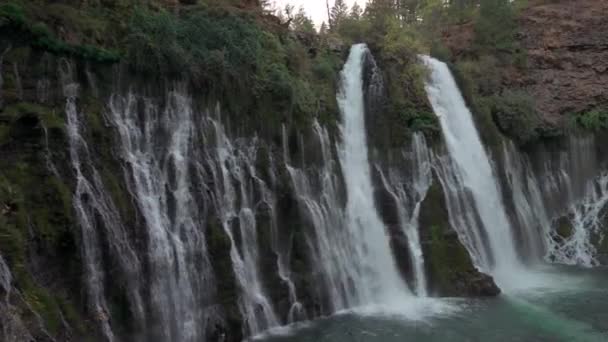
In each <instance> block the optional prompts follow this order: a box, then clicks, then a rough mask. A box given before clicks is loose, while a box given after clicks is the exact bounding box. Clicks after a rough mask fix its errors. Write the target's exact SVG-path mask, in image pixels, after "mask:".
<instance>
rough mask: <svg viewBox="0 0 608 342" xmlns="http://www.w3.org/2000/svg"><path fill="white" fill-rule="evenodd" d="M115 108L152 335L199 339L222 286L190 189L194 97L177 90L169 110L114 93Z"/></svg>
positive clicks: (182, 341) (181, 341)
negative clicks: (136, 213) (137, 215)
mask: <svg viewBox="0 0 608 342" xmlns="http://www.w3.org/2000/svg"><path fill="white" fill-rule="evenodd" d="M138 100H140V101H142V102H143V106H141V107H138ZM140 103H141V102H140ZM109 109H110V115H111V118H112V120H113V122H114V124H115V126H116V127H117V130H118V133H119V137H120V140H121V149H122V157H123V159H124V160H125V161H126V162H127V168H126V169H125V171H126V174H125V178H126V179H127V184H130V187H131V192H132V193H133V194H134V197H135V199H136V201H137V204H138V206H139V209H140V210H141V212H142V215H143V217H144V220H145V225H146V228H147V229H146V232H147V239H148V241H147V244H148V246H147V248H148V251H147V257H148V263H149V285H148V286H149V289H150V294H151V296H150V297H151V298H150V302H149V306H150V309H151V311H152V315H153V317H154V320H155V322H156V323H155V327H154V330H153V332H152V335H153V336H156V338H159V339H163V340H165V341H178V342H186V341H198V340H200V339H201V338H203V336H204V334H205V330H206V327H205V324H206V323H207V321H208V320H209V318H208V317H207V316H206V314H207V313H208V310H205V309H206V308H205V305H208V303H209V301H210V299H209V297H210V296H212V295H213V293H214V288H215V286H214V280H213V276H212V275H211V273H210V270H211V267H210V262H209V259H208V255H207V252H206V243H205V238H204V235H203V232H202V231H201V229H200V228H199V227H201V226H202V224H203V219H202V218H201V217H200V216H199V212H200V210H199V209H200V208H199V207H198V205H197V203H196V202H195V199H194V194H193V193H192V191H191V190H192V187H191V182H192V180H191V174H190V160H191V157H192V144H193V134H194V132H195V129H194V127H195V126H194V122H193V113H192V108H191V104H190V99H189V98H188V97H187V96H184V95H181V94H180V93H178V92H170V93H169V95H168V98H167V106H166V108H165V110H164V111H163V110H161V109H160V108H159V107H158V106H157V105H156V104H155V103H153V102H152V101H151V100H149V99H146V98H143V99H138V98H137V97H136V96H135V95H133V94H129V95H128V96H126V97H121V96H118V95H114V96H112V98H111V100H110V104H109ZM138 110H141V112H138Z"/></svg>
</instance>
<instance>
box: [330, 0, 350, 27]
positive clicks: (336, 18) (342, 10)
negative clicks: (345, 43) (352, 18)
mask: <svg viewBox="0 0 608 342" xmlns="http://www.w3.org/2000/svg"><path fill="white" fill-rule="evenodd" d="M347 17H348V6H346V3H345V2H344V0H336V2H334V7H332V8H331V25H332V29H337V28H338V27H339V26H340V24H341V23H342V22H343V21H344V19H346V18H347Z"/></svg>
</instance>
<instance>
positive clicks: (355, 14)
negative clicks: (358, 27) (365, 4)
mask: <svg viewBox="0 0 608 342" xmlns="http://www.w3.org/2000/svg"><path fill="white" fill-rule="evenodd" d="M362 14H363V9H362V8H361V6H359V4H358V3H356V2H355V3H354V4H353V7H351V9H350V18H351V19H354V20H359V19H361V15H362Z"/></svg>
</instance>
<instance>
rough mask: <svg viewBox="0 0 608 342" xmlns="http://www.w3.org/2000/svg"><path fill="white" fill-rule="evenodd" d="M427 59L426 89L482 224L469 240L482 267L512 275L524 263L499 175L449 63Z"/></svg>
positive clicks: (456, 169) (500, 275)
mask: <svg viewBox="0 0 608 342" xmlns="http://www.w3.org/2000/svg"><path fill="white" fill-rule="evenodd" d="M424 61H425V63H426V65H427V66H428V67H429V68H430V70H431V76H430V81H429V82H428V84H427V86H426V90H427V93H428V96H429V100H430V102H431V105H432V106H433V109H434V110H435V113H436V114H437V116H438V117H439V122H440V123H441V128H442V132H443V136H444V138H445V143H446V145H447V148H448V151H449V154H450V157H451V159H452V162H453V163H454V166H455V167H454V168H453V172H454V173H457V174H458V177H459V178H460V179H461V180H462V183H463V185H464V187H465V189H466V191H467V192H470V194H471V198H472V200H473V202H474V205H475V209H476V211H477V214H478V215H479V218H480V220H481V226H482V227H483V229H482V231H481V232H470V230H469V229H464V231H466V232H467V234H469V232H470V236H469V241H471V242H472V243H473V247H474V250H475V251H476V252H477V253H478V255H477V260H478V261H479V262H480V265H479V266H481V267H483V269H485V270H486V271H489V272H491V273H492V274H494V275H495V276H497V277H499V278H500V277H505V278H506V277H511V278H513V277H514V276H515V275H514V272H516V270H517V269H520V268H522V263H521V261H520V260H519V258H518V255H517V250H516V248H515V239H514V236H513V232H512V230H511V224H510V222H509V219H508V218H507V214H506V209H505V206H504V204H503V199H502V194H501V192H500V187H499V184H498V181H497V177H496V175H495V173H494V170H493V168H492V164H491V162H490V159H489V157H488V154H487V153H486V151H485V149H484V147H483V145H482V144H481V139H480V138H479V134H478V133H477V129H476V128H475V124H474V122H473V118H472V115H471V112H470V111H469V109H468V108H467V106H466V104H465V102H464V99H463V97H462V95H461V94H460V91H459V90H458V87H457V86H456V81H455V80H454V78H453V77H452V74H451V73H450V70H449V68H448V66H447V65H446V64H445V63H442V62H440V61H438V60H435V59H433V58H430V57H424ZM485 241H487V244H486V243H485Z"/></svg>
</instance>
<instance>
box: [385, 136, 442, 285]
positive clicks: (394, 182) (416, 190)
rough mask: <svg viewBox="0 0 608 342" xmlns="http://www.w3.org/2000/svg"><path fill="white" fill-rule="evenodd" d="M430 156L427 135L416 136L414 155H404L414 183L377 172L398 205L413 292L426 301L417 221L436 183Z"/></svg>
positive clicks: (395, 173)
mask: <svg viewBox="0 0 608 342" xmlns="http://www.w3.org/2000/svg"><path fill="white" fill-rule="evenodd" d="M430 156H431V152H430V151H429V149H428V146H427V144H426V140H425V139H424V135H422V134H420V133H415V134H414V135H413V139H412V151H411V152H410V153H407V154H406V155H405V157H406V159H408V160H410V162H411V168H410V169H408V170H407V171H408V173H411V179H408V180H406V179H404V177H403V176H402V175H401V174H402V173H403V172H397V171H396V170H394V169H389V172H388V175H384V173H383V172H382V170H381V169H380V168H378V172H379V173H380V176H381V179H382V182H383V185H384V187H385V188H386V189H387V191H388V192H389V193H390V195H391V196H392V197H393V199H394V200H395V202H396V203H397V211H398V214H399V223H400V226H401V229H402V231H403V233H404V234H405V236H406V237H407V247H408V251H409V255H410V258H411V259H412V262H411V263H412V268H413V273H414V274H413V275H414V277H413V281H414V286H413V288H414V290H415V293H416V295H417V296H418V297H427V296H428V291H427V280H426V271H425V268H424V255H423V251H422V246H421V244H420V232H419V222H418V218H419V215H420V206H421V205H422V202H423V201H424V199H425V197H426V194H427V192H428V190H429V188H430V186H431V183H432V181H433V178H432V173H431V160H430Z"/></svg>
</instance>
